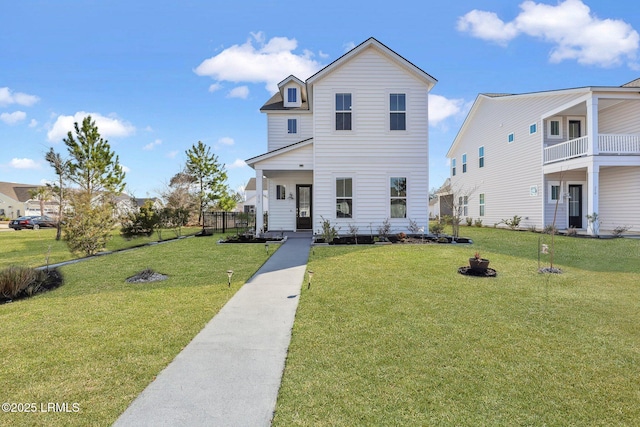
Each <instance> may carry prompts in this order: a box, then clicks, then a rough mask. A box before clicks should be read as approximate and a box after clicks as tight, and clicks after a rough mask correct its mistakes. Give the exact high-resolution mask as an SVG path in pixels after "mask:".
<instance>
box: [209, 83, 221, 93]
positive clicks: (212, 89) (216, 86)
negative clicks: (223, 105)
mask: <svg viewBox="0 0 640 427" xmlns="http://www.w3.org/2000/svg"><path fill="white" fill-rule="evenodd" d="M220 89H222V85H221V84H220V83H214V84H212V85H211V86H209V92H211V93H213V92H217V91H219V90H220Z"/></svg>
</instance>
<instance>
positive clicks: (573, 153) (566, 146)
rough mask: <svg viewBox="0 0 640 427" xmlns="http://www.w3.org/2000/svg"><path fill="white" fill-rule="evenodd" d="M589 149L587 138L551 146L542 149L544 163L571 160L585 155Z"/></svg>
mask: <svg viewBox="0 0 640 427" xmlns="http://www.w3.org/2000/svg"><path fill="white" fill-rule="evenodd" d="M588 149H589V137H588V136H583V137H581V138H576V139H572V140H570V141H567V142H561V143H560V144H555V145H551V146H549V147H546V148H545V149H544V162H545V163H551V162H558V161H561V160H567V159H572V158H574V157H580V156H584V155H586V154H587V151H588Z"/></svg>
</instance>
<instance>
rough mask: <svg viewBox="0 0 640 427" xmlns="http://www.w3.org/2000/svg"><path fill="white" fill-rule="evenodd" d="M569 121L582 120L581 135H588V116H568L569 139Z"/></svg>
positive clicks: (568, 138) (568, 137)
mask: <svg viewBox="0 0 640 427" xmlns="http://www.w3.org/2000/svg"><path fill="white" fill-rule="evenodd" d="M569 122H580V137H583V136H587V135H588V132H587V128H586V127H585V123H586V122H587V118H586V117H585V116H570V117H567V141H568V140H570V139H571V137H570V136H569Z"/></svg>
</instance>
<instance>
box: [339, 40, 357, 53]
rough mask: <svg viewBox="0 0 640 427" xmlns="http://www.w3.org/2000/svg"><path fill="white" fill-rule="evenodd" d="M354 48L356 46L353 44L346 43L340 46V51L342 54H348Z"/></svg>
mask: <svg viewBox="0 0 640 427" xmlns="http://www.w3.org/2000/svg"><path fill="white" fill-rule="evenodd" d="M354 47H356V44H355V43H354V42H347V43H345V44H343V45H342V49H343V50H344V53H347V52H349V51H350V50H352V49H353V48H354Z"/></svg>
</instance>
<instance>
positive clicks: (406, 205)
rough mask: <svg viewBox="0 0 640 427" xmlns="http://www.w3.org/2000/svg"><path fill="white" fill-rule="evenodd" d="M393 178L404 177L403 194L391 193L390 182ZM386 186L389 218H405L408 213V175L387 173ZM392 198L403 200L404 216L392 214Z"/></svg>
mask: <svg viewBox="0 0 640 427" xmlns="http://www.w3.org/2000/svg"><path fill="white" fill-rule="evenodd" d="M393 179H404V196H393V195H392V194H391V187H392V186H391V182H392V180H393ZM387 188H388V194H387V195H388V196H389V197H388V199H387V200H388V201H389V204H388V206H389V218H390V219H392V220H402V219H407V217H408V214H409V177H408V176H394V175H389V176H388V178H387ZM393 200H404V216H402V217H400V216H393V209H391V202H392V201H393Z"/></svg>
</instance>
